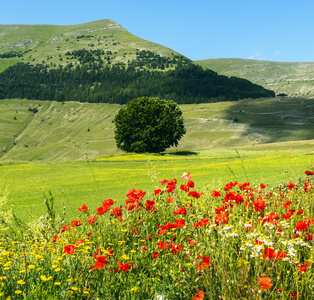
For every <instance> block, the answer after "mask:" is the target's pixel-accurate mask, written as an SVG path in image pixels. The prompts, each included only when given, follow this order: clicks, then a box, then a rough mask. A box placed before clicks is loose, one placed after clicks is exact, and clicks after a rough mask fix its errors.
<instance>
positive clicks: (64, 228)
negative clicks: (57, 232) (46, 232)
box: [61, 225, 71, 233]
mask: <svg viewBox="0 0 314 300" xmlns="http://www.w3.org/2000/svg"><path fill="white" fill-rule="evenodd" d="M61 228H62V230H61V233H63V232H65V231H66V230H70V229H71V227H70V226H69V225H62V226H61Z"/></svg>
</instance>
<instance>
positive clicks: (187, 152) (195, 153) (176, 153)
mask: <svg viewBox="0 0 314 300" xmlns="http://www.w3.org/2000/svg"><path fill="white" fill-rule="evenodd" d="M167 154H168V155H177V156H189V155H197V152H194V151H177V152H173V153H167Z"/></svg>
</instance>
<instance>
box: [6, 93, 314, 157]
mask: <svg viewBox="0 0 314 300" xmlns="http://www.w3.org/2000/svg"><path fill="white" fill-rule="evenodd" d="M180 107H181V109H182V112H183V116H184V118H185V126H186V130H187V133H186V135H185V136H184V137H183V138H182V140H181V141H180V142H179V146H178V147H177V148H170V149H169V150H168V151H167V152H183V153H184V152H187V153H193V152H196V151H202V150H211V149H214V150H216V149H234V148H237V149H239V148H243V147H246V148H247V147H250V148H251V149H253V150H254V149H267V148H268V147H270V148H271V147H272V145H273V144H272V143H277V144H276V147H277V148H280V147H282V148H283V149H287V148H289V147H299V146H300V145H301V144H302V145H303V144H304V146H302V147H305V148H308V149H312V150H313V141H312V142H311V141H310V140H313V139H314V131H313V124H314V100H313V99H296V98H291V99H290V98H284V99H279V98H263V99H255V100H252V99H251V100H240V101H236V102H218V103H206V104H186V105H180ZM120 108H121V106H120V105H117V104H103V103H99V104H93V103H79V102H65V103H64V104H63V103H61V102H52V101H29V100H17V99H15V100H1V101H0V149H1V154H0V155H1V161H2V162H19V161H51V162H55V161H69V160H83V159H86V158H97V157H101V156H110V155H116V154H119V153H120V154H121V152H120V151H118V150H117V148H116V145H115V140H114V123H113V119H114V116H115V115H116V113H117V111H118V110H119V109H120ZM37 110H38V111H37ZM36 111H37V112H36ZM302 141H303V142H302ZM280 143H282V144H280ZM305 144H306V145H307V146H305ZM281 145H282V146H281Z"/></svg>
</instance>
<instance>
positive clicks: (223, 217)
mask: <svg viewBox="0 0 314 300" xmlns="http://www.w3.org/2000/svg"><path fill="white" fill-rule="evenodd" d="M228 222H229V214H218V215H216V217H215V224H216V225H217V226H218V225H219V224H222V225H224V224H227V223H228Z"/></svg>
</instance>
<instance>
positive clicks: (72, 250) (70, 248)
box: [63, 245, 75, 254]
mask: <svg viewBox="0 0 314 300" xmlns="http://www.w3.org/2000/svg"><path fill="white" fill-rule="evenodd" d="M63 252H64V253H67V254H74V253H75V246H74V245H67V246H64V250H63Z"/></svg>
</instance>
